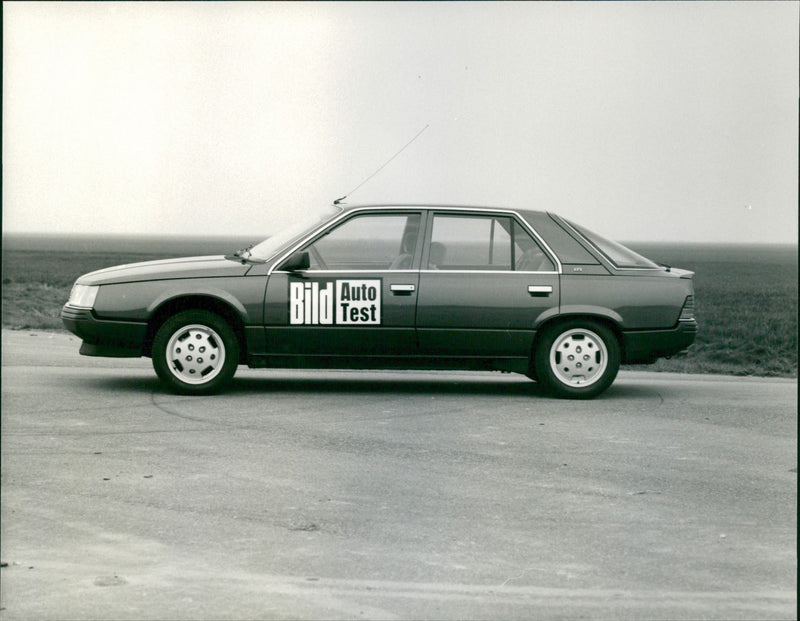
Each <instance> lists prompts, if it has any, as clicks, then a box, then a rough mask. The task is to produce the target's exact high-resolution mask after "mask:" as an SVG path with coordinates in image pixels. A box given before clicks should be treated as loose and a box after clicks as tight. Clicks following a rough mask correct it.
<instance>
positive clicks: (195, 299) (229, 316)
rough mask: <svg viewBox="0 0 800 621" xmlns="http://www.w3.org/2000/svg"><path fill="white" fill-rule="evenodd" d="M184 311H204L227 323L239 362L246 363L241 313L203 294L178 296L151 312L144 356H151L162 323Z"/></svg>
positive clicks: (217, 299)
mask: <svg viewBox="0 0 800 621" xmlns="http://www.w3.org/2000/svg"><path fill="white" fill-rule="evenodd" d="M186 310H205V311H208V312H211V313H214V314H216V315H219V316H220V317H222V319H224V320H225V321H227V322H228V324H229V325H230V326H231V328H232V329H233V332H234V334H236V340H237V341H239V362H240V364H243V363H245V362H246V361H247V339H246V338H245V333H244V318H243V317H242V314H241V312H240V311H239V310H238V309H237V308H235V307H234V306H233V305H232V304H231V303H230V302H228V301H226V300H223V299H220V298H218V297H215V296H213V295H204V294H187V295H179V296H176V297H173V298H170V299H168V300H164V301H162V302H161V303H160V304H159V305H158V306H157V307H156V308H155V309H154V310H153V311H152V313H151V314H150V319H149V320H148V322H147V332H146V334H145V338H144V347H143V349H142V354H143V355H144V356H148V357H151V356H152V349H153V339H154V338H155V335H156V332H158V329H159V328H160V327H161V326H162V325H163V324H164V322H165V321H166V320H167V319H169V318H170V317H172V316H173V315H175V314H176V313H180V312H182V311H186Z"/></svg>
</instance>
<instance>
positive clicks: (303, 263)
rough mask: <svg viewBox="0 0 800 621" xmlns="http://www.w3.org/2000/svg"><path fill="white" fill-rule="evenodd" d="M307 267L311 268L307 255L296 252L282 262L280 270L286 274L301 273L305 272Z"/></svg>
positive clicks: (302, 252)
mask: <svg viewBox="0 0 800 621" xmlns="http://www.w3.org/2000/svg"><path fill="white" fill-rule="evenodd" d="M309 267H311V261H310V259H309V258H308V253H307V252H305V251H302V250H298V251H297V252H295V253H294V254H293V255H292V256H290V257H289V258H288V259H286V260H285V261H284V262H283V265H281V267H280V269H282V270H285V271H287V272H301V271H303V270H307V269H308V268H309Z"/></svg>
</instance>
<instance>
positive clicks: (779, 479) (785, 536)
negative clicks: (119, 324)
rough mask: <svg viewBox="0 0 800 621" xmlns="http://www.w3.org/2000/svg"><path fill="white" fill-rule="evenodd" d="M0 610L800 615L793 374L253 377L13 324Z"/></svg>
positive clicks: (100, 614) (99, 614) (83, 615)
mask: <svg viewBox="0 0 800 621" xmlns="http://www.w3.org/2000/svg"><path fill="white" fill-rule="evenodd" d="M2 336H3V342H2V365H3V366H2V516H1V517H2V531H1V532H0V534H2V540H1V542H2V543H1V545H2V548H1V551H2V562H3V563H4V565H5V566H4V567H3V568H2V570H1V573H0V577H1V578H2V581H1V582H0V587H1V588H0V608H2V610H1V611H0V618H2V619H8V620H11V619H254V618H257V619H289V618H317V619H335V618H344V619H359V618H369V619H394V618H401V619H412V618H437V619H471V618H474V619H479V618H481V619H483V618H485V619H506V618H518V619H558V618H569V619H574V618H598V619H611V618H613V619H618V618H625V619H630V618H637V619H657V618H661V619H699V618H702V619H737V618H739V619H790V618H796V612H797V610H796V601H797V599H796V579H797V565H796V552H797V545H796V524H797V517H796V516H797V514H796V507H797V504H796V500H797V485H796V484H797V403H796V396H797V382H796V381H794V380H766V379H753V378H727V377H713V376H710V377H706V376H689V375H686V376H681V375H672V374H653V373H633V372H627V373H626V372H623V373H621V374H620V377H619V378H618V380H617V382H616V383H615V384H614V386H612V388H611V389H610V390H609V391H608V392H607V393H605V394H604V395H603V396H602V397H601V398H599V399H596V400H594V401H590V402H574V401H560V400H555V399H550V398H546V397H544V396H542V395H541V394H540V392H539V391H538V389H537V386H536V384H534V383H533V382H530V381H528V380H527V379H525V378H522V377H518V376H514V375H502V374H489V373H477V374H469V373H403V372H391V373H390V372H386V373H373V372H369V373H361V372H306V371H291V372H289V371H268V370H257V371H256V370H249V369H245V368H240V371H239V374H238V375H237V379H236V380H235V383H234V385H233V387H232V390H230V391H229V392H227V393H225V394H222V395H218V396H214V397H207V398H193V397H180V396H175V395H171V394H167V393H165V392H163V391H162V390H161V388H160V386H159V384H158V383H157V381H156V379H155V375H154V373H153V372H152V369H151V367H150V364H149V360H143V359H142V360H109V359H91V358H86V357H82V356H79V355H78V352H77V349H78V341H77V340H76V339H74V338H73V337H70V336H67V335H66V334H60V333H44V332H38V333H30V332H25V331H22V332H9V331H3V335H2Z"/></svg>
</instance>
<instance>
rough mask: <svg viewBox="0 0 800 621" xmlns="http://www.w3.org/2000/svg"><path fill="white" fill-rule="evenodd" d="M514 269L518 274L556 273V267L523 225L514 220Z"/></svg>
mask: <svg viewBox="0 0 800 621" xmlns="http://www.w3.org/2000/svg"><path fill="white" fill-rule="evenodd" d="M514 246H515V253H514V257H515V260H514V269H515V270H516V271H518V272H554V271H555V269H556V266H555V265H554V264H553V261H552V260H551V259H550V258H549V257H548V256H547V255H546V254H545V253H544V251H543V250H542V249H541V247H540V246H539V244H537V243H536V241H535V240H534V239H533V237H531V236H530V234H529V233H528V231H526V230H525V229H524V228H522V225H521V224H520V223H519V222H517V221H516V220H514Z"/></svg>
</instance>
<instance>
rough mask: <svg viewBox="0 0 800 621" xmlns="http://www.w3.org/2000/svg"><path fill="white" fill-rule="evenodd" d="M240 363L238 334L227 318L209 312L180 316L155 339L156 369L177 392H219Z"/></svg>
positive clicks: (189, 312)
mask: <svg viewBox="0 0 800 621" xmlns="http://www.w3.org/2000/svg"><path fill="white" fill-rule="evenodd" d="M238 364H239V341H238V340H237V338H236V334H235V333H234V332H233V330H232V329H231V327H230V325H228V323H227V322H226V321H225V320H224V319H222V318H221V317H220V316H219V315H216V314H214V313H211V312H209V311H204V310H188V311H183V312H180V313H177V314H176V315H173V316H172V317H170V318H169V319H167V320H166V321H165V322H164V324H163V325H162V326H161V327H160V328H159V329H158V332H156V336H155V338H154V339H153V368H154V369H155V371H156V373H157V374H158V376H159V377H160V378H161V380H162V381H163V382H164V383H165V384H166V385H167V386H168V387H169V388H170V389H172V390H173V391H175V392H179V393H182V394H210V393H213V392H216V391H217V390H219V389H220V388H222V387H223V386H224V385H225V384H226V383H227V382H228V381H229V380H230V379H231V378H232V377H233V374H234V373H235V372H236V367H237V366H238Z"/></svg>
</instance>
